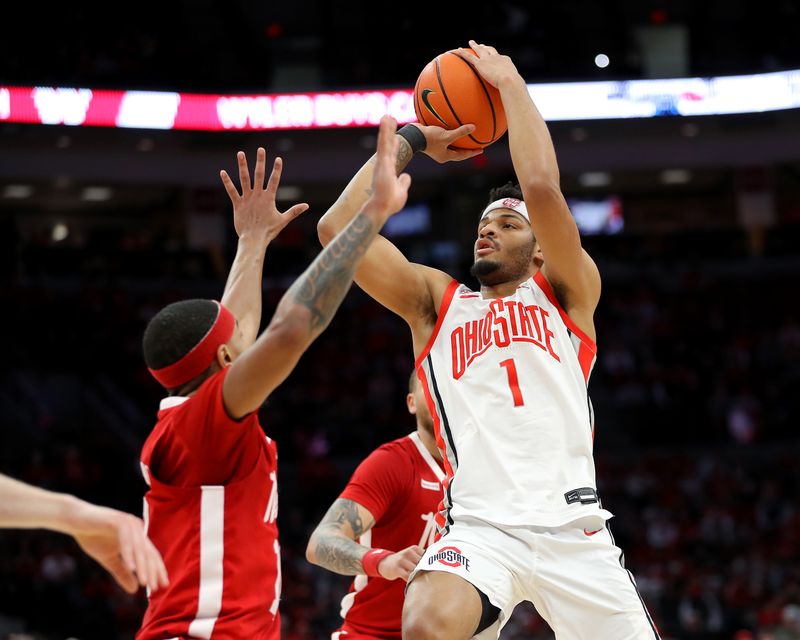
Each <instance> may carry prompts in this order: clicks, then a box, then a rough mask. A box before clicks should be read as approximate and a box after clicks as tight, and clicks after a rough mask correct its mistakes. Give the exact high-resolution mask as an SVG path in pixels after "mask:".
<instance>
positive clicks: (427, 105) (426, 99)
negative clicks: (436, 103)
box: [420, 89, 447, 127]
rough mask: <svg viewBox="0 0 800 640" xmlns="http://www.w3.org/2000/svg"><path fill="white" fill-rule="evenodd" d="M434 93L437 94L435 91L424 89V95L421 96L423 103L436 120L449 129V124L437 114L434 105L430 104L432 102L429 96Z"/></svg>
mask: <svg viewBox="0 0 800 640" xmlns="http://www.w3.org/2000/svg"><path fill="white" fill-rule="evenodd" d="M432 93H436V92H435V91H434V90H433V89H423V90H422V95H421V96H420V97H421V98H422V103H423V104H424V105H425V107H426V108H427V109H428V111H430V112H431V113H432V114H433V115H434V116H435V117H436V119H437V120H438V121H439V122H441V123H442V124H443V125H444V126H445V127H447V123H446V122H445V121H444V119H443V118H442V116H440V115H439V114H438V113H436V109H434V108H433V105H432V104H431V103H430V100H428V96H429V95H430V94H432Z"/></svg>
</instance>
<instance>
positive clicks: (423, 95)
mask: <svg viewBox="0 0 800 640" xmlns="http://www.w3.org/2000/svg"><path fill="white" fill-rule="evenodd" d="M470 54H471V55H473V56H474V55H476V54H475V52H474V51H473V50H472V49H468V48H467V49H453V50H451V51H447V52H446V53H442V54H440V55H438V56H436V57H435V58H434V59H433V60H431V61H430V62H429V63H428V64H427V65H425V68H424V69H423V70H422V73H420V74H419V78H417V84H416V86H415V87H414V111H415V112H416V114H417V120H419V121H420V122H421V123H422V124H425V125H436V126H439V127H444V128H445V129H455V128H457V127H460V126H461V125H462V124H474V125H475V131H473V132H472V134H470V135H468V136H464V137H463V138H459V139H458V140H456V141H455V143H454V144H453V145H451V146H452V147H455V148H458V149H482V148H483V147H487V146H489V145H490V144H492V143H493V142H494V141H495V140H497V139H498V138H499V137H500V136H502V135H503V134H504V133H505V132H506V129H507V128H508V124H507V123H506V114H505V111H503V103H502V101H501V100H500V92H499V91H498V90H497V89H495V88H494V87H493V86H492V85H490V84H489V83H488V82H486V81H485V80H484V79H483V78H481V76H480V74H479V73H478V72H477V70H476V69H475V67H473V66H472V64H470V62H469V56H470Z"/></svg>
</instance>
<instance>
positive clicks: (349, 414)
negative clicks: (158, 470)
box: [0, 226, 800, 640]
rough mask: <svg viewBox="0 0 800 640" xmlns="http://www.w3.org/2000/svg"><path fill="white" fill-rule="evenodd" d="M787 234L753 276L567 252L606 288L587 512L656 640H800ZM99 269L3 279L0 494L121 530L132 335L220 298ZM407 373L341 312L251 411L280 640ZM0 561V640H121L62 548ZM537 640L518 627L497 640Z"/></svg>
mask: <svg viewBox="0 0 800 640" xmlns="http://www.w3.org/2000/svg"><path fill="white" fill-rule="evenodd" d="M797 232H798V230H797V228H796V227H793V226H784V227H781V228H778V229H775V230H773V231H772V232H771V237H772V239H771V238H767V242H766V244H765V247H766V250H765V253H764V254H762V255H761V256H759V257H753V256H750V255H748V253H747V251H746V246H747V243H746V238H745V237H744V235H743V233H741V232H729V233H728V236H727V237H728V240H727V241H724V238H725V237H726V236H725V235H724V234H718V235H714V234H708V233H703V232H697V233H695V234H689V235H683V236H681V235H674V236H672V237H669V236H664V237H662V238H661V239H660V240H659V242H657V243H653V242H650V241H647V240H646V239H643V238H633V237H630V236H619V237H616V238H594V239H591V238H590V239H587V244H588V245H590V246H589V250H590V251H591V252H592V254H593V255H594V256H595V257H596V259H597V261H598V263H599V264H600V268H601V272H603V274H604V294H603V298H602V301H601V305H600V307H599V309H598V312H597V316H596V323H597V333H598V343H599V347H600V352H599V359H598V364H597V366H596V369H595V371H594V374H593V378H592V381H591V385H590V392H591V395H592V399H593V403H594V406H595V410H596V416H597V424H596V437H595V447H596V451H597V466H598V482H599V489H600V492H601V494H602V495H603V502H604V505H605V506H607V508H609V509H610V510H611V511H612V512H613V513H615V515H616V517H615V518H614V519H613V520H612V522H611V526H612V532H613V534H614V536H615V538H616V540H617V542H618V544H619V545H620V547H621V548H622V549H623V550H624V551H625V557H626V561H627V566H628V567H629V568H630V569H631V570H632V571H633V573H634V575H635V576H636V577H637V579H638V583H639V587H640V590H641V592H642V595H643V597H644V598H645V600H646V602H647V603H648V605H649V607H650V609H651V611H652V614H653V617H654V618H655V620H656V623H657V624H658V625H659V627H660V629H661V631H662V633H663V635H664V637H665V638H678V639H682V640H683V639H685V640H693V639H697V640H701V639H707V640H716V639H719V640H722V639H723V638H725V639H728V638H734V637H735V638H737V640H747V639H748V638H749V639H752V640H770V639H772V640H782V639H788V638H800V567H798V566H797V564H796V561H795V559H796V558H797V557H800V548H798V547H799V546H800V545H798V540H800V538H798V536H797V530H798V527H800V510H798V507H797V505H796V500H795V497H796V496H797V495H798V490H800V467H798V465H797V464H796V460H797V459H798V454H800V443H798V440H797V438H796V434H795V433H794V431H793V428H794V427H795V425H796V424H797V419H798V416H800V398H799V397H798V395H797V394H795V393H793V390H794V389H795V388H796V387H797V385H798V383H800V310H799V309H798V305H797V302H796V298H795V297H794V296H793V295H792V294H791V292H792V291H793V287H794V286H795V283H796V278H797V273H798V265H797V264H796V262H795V261H794V260H793V258H792V257H791V255H790V254H787V253H786V252H785V248H786V245H787V243H788V244H791V243H792V238H796V236H797ZM711 238H717V240H718V241H717V242H716V243H709V240H710V239H711ZM103 246H104V249H103V251H97V252H96V254H93V252H92V246H91V245H90V246H88V247H87V246H84V247H82V248H80V249H76V250H75V255H76V256H81V258H80V259H79V260H78V259H76V260H70V259H68V256H65V255H60V256H59V255H58V252H55V253H50V254H47V255H49V257H50V259H49V260H48V259H46V258H45V254H44V253H42V254H41V255H39V254H37V253H36V247H35V243H33V244H30V245H29V246H26V247H24V248H22V249H20V250H18V251H16V253H15V258H14V260H13V261H12V262H13V264H12V269H11V270H9V271H6V272H5V277H4V287H3V298H4V308H5V309H7V310H8V312H7V313H6V314H4V318H3V329H4V331H5V334H6V335H7V336H9V340H8V341H7V344H6V354H5V356H6V357H5V358H4V359H3V365H4V366H3V367H2V370H0V421H2V424H0V471H2V472H4V473H7V474H9V475H13V476H15V477H18V478H20V479H23V480H26V481H28V482H31V483H33V484H36V485H39V486H43V487H47V488H51V489H57V490H62V491H68V492H71V493H75V494H77V495H79V496H81V497H83V498H86V499H88V500H91V501H94V502H98V503H101V504H106V505H109V506H114V507H117V508H121V509H125V510H128V511H131V512H135V513H138V512H140V510H141V499H142V494H143V492H144V489H145V487H144V484H143V482H142V480H141V477H140V475H139V471H138V464H137V458H138V453H139V447H140V446H141V444H142V442H143V441H144V438H145V436H146V434H147V433H148V430H149V429H150V428H151V427H152V424H153V419H154V416H155V410H156V406H157V403H158V400H159V397H160V393H159V389H158V387H157V385H156V384H155V383H154V382H153V381H152V380H151V379H150V378H149V376H148V374H147V372H146V370H145V369H144V367H143V366H142V364H141V350H140V349H141V348H140V338H141V333H142V330H143V328H144V326H145V323H146V321H147V320H148V318H149V317H151V316H152V315H153V314H154V313H155V312H156V311H157V309H158V308H160V307H161V306H162V305H164V304H166V303H168V302H170V301H173V300H176V299H179V298H183V297H218V296H219V295H220V291H221V288H222V280H221V279H220V277H219V274H217V272H216V270H215V266H214V265H215V264H216V262H217V259H216V258H214V257H213V256H209V255H208V254H207V252H203V251H197V252H194V253H193V252H191V251H187V252H186V253H184V252H181V251H177V252H174V253H173V254H170V255H169V256H168V255H167V254H161V255H160V260H162V261H164V262H163V263H158V262H156V263H152V261H151V262H150V263H149V264H150V266H149V267H148V269H151V270H152V271H154V272H156V271H158V270H159V269H160V268H161V267H165V274H166V275H163V276H162V277H161V278H158V277H156V276H155V275H154V274H148V273H142V272H141V267H137V270H136V271H135V272H133V273H130V272H129V266H130V265H134V264H137V265H141V264H142V262H143V260H142V258H143V256H141V255H140V256H139V259H137V254H136V250H135V249H134V248H130V249H129V250H128V251H127V252H124V251H120V255H122V254H125V255H126V258H125V259H122V258H119V259H116V260H114V259H113V258H112V257H110V256H113V255H114V253H115V252H114V247H113V246H109V245H108V244H107V243H104V245H103ZM702 246H706V247H707V250H706V251H705V253H703V252H702V251H697V252H695V251H694V250H693V247H695V248H698V247H702ZM147 251H151V249H147ZM67 253H68V252H67ZM307 253H308V248H307V247H306V248H303V247H301V246H300V245H299V244H298V245H295V244H293V243H292V242H291V239H290V241H289V242H288V244H286V245H283V246H282V248H281V247H276V252H275V254H274V259H273V260H272V261H269V260H268V267H267V274H268V275H267V278H266V281H265V286H266V288H265V305H264V306H265V316H267V317H268V315H269V314H270V313H271V311H272V309H274V307H275V305H276V304H277V301H278V300H279V298H280V295H281V294H282V292H283V290H284V289H285V287H286V286H287V284H288V283H289V282H290V281H291V279H292V278H293V277H294V275H295V274H296V273H297V270H298V268H299V266H301V265H302V264H304V261H305V260H306V258H307ZM696 253H697V254H698V255H695V254H696ZM271 255H272V254H271ZM679 255H680V256H684V257H685V256H694V257H692V258H691V259H690V260H686V259H677V258H676V256H679ZM54 256H55V257H54ZM92 256H93V257H92ZM103 256H105V257H103ZM153 259H155V256H153ZM97 261H99V264H102V265H103V268H98V262H97ZM34 263H36V264H37V267H36V268H34ZM144 263H145V264H148V263H147V261H144ZM168 265H173V267H174V268H172V269H169V268H166V267H167V266H168ZM464 266H466V265H462V268H458V267H455V268H456V269H457V270H458V271H459V274H458V275H461V277H462V279H463V280H464V281H465V282H471V279H470V277H469V276H467V275H465V270H464V269H463V267H464ZM448 268H449V269H451V270H452V269H453V268H454V267H453V265H449V266H448ZM412 366H413V361H412V355H411V345H410V341H409V334H408V331H407V329H406V327H405V325H403V323H402V321H400V320H398V319H397V318H395V317H394V316H393V315H391V314H390V313H388V312H387V311H386V310H384V309H383V308H382V307H380V306H379V305H377V304H376V303H374V302H373V301H371V300H370V299H369V298H367V297H366V296H365V295H364V294H363V293H362V292H361V291H360V290H358V289H357V288H354V290H353V292H351V294H350V295H349V296H348V298H347V299H346V301H345V303H344V305H343V307H342V309H341V311H340V312H339V313H338V314H337V316H336V317H335V319H334V321H333V322H332V324H331V326H330V328H329V329H328V330H327V332H326V333H325V334H323V335H322V336H321V338H320V339H319V340H318V341H317V343H315V344H314V345H313V346H312V348H311V350H310V351H309V352H308V354H307V355H306V356H305V357H304V358H303V359H302V360H301V363H300V365H299V366H298V368H297V370H296V371H295V372H294V373H293V374H292V376H290V378H289V380H287V382H286V383H285V384H284V385H283V386H282V387H281V388H280V389H279V390H278V392H276V393H275V394H274V396H273V397H272V398H271V399H270V400H269V401H268V403H267V405H266V406H265V407H264V409H263V411H262V424H263V425H264V428H265V430H266V431H267V432H268V433H269V435H270V436H272V437H274V438H275V439H276V440H277V442H278V445H279V449H280V455H281V465H280V477H279V482H280V487H281V510H280V516H279V525H280V530H281V542H282V548H283V564H284V572H283V584H284V588H283V601H282V615H283V624H284V627H285V634H284V637H285V638H287V639H289V640H311V639H317V638H324V637H327V634H328V633H329V631H330V630H332V629H334V628H335V627H336V625H337V616H338V608H339V607H338V602H339V600H340V598H341V596H342V595H343V594H344V593H345V591H346V588H347V583H348V580H347V579H346V578H344V577H342V576H337V575H333V574H330V573H328V572H326V571H323V570H321V569H319V568H316V567H312V566H311V565H309V564H308V563H307V562H306V560H305V557H304V550H305V544H306V541H307V538H308V535H309V534H310V531H311V530H312V528H313V527H314V526H315V525H316V523H317V522H318V520H319V518H321V516H322V514H323V513H324V511H325V509H326V508H327V506H328V505H329V504H330V502H331V501H332V500H333V499H334V498H335V497H336V495H337V494H338V491H339V490H340V489H341V488H342V487H343V486H344V484H345V482H346V480H347V478H348V476H349V474H350V472H351V471H352V470H353V469H354V468H355V465H356V464H357V463H358V462H359V461H360V460H361V459H362V458H363V457H364V456H365V455H366V454H367V453H369V452H370V451H371V450H372V449H373V448H374V447H375V446H377V445H378V444H380V443H382V442H385V441H387V440H390V439H393V438H395V437H399V436H401V435H403V434H405V433H407V432H409V431H411V430H412V429H413V421H412V419H411V418H410V416H409V415H408V414H407V412H406V408H405V403H404V396H405V392H406V384H407V378H408V374H409V372H410V370H411V368H412ZM0 548H1V549H2V553H0V638H2V637H16V638H24V637H30V636H26V635H25V634H26V633H27V634H32V635H33V637H36V638H40V637H41V638H64V637H65V633H68V634H69V635H71V636H74V637H76V638H80V639H81V640H87V639H90V638H103V639H106V640H107V639H108V638H111V637H116V638H130V637H131V634H132V633H133V632H134V631H135V629H136V628H137V625H138V623H139V620H140V616H141V614H142V611H143V607H144V596H143V594H142V595H140V596H139V597H136V598H131V597H128V596H126V595H125V594H123V592H122V591H121V590H119V589H118V588H117V587H115V586H114V584H113V583H112V582H111V580H110V578H108V577H107V576H106V575H105V574H104V573H103V572H102V570H100V569H99V568H98V567H96V566H94V565H93V564H92V562H91V561H90V560H88V559H87V558H85V557H83V556H82V555H81V554H80V553H79V552H78V550H77V549H76V547H75V545H74V544H73V543H72V542H71V541H70V540H69V539H67V538H64V537H59V536H57V535H54V534H44V533H37V532H26V533H20V532H3V533H2V534H0ZM112 629H113V630H114V631H113V632H112V631H111V630H112ZM14 633H16V634H22V635H13V634H14ZM3 634H6V635H5V636H4V635H3ZM9 634H11V635H9ZM114 634H115V635H114ZM736 634H738V635H736ZM748 634H749V635H748ZM549 637H551V636H550V631H549V630H548V628H547V626H546V625H545V624H544V622H543V621H542V620H541V619H540V618H539V617H538V616H537V615H536V614H535V612H534V611H533V610H532V608H530V607H529V606H521V607H520V608H519V609H518V611H517V613H516V615H515V616H514V618H513V620H512V621H511V622H510V623H509V625H508V627H507V630H506V632H505V634H504V638H507V639H509V640H511V639H516V638H542V639H544V638H549Z"/></svg>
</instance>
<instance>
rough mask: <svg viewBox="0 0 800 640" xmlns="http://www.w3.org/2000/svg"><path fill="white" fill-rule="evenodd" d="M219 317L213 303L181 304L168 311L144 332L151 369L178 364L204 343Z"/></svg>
mask: <svg viewBox="0 0 800 640" xmlns="http://www.w3.org/2000/svg"><path fill="white" fill-rule="evenodd" d="M217 314H218V310H217V304H216V303H215V302H214V301H213V300H181V301H180V302H173V303H172V304H169V305H167V306H166V307H164V308H163V309H162V310H161V311H159V312H158V313H157V314H156V315H155V316H153V318H152V320H150V322H149V323H148V324H147V328H146V329H145V330H144V338H143V339H142V348H143V351H144V361H145V363H146V364H147V368H148V369H163V368H164V367H168V366H169V365H171V364H175V363H176V362H177V361H178V360H180V359H181V358H182V357H183V356H185V355H186V354H187V353H189V352H190V351H191V350H192V349H193V348H194V347H195V346H197V344H198V343H199V342H200V340H202V339H203V336H205V335H206V334H207V333H208V330H209V329H211V326H212V325H213V324H214V321H215V320H216V319H217Z"/></svg>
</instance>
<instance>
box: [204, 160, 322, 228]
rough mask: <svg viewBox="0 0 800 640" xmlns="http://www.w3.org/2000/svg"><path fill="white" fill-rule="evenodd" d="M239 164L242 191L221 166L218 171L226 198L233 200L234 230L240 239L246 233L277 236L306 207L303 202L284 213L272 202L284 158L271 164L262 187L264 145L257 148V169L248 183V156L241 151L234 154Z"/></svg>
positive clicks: (279, 179)
mask: <svg viewBox="0 0 800 640" xmlns="http://www.w3.org/2000/svg"><path fill="white" fill-rule="evenodd" d="M236 160H237V162H238V164H239V181H240V182H241V185H242V193H241V194H240V193H239V191H238V190H237V189H236V186H235V185H234V184H233V181H232V180H231V178H230V176H229V175H228V173H227V171H225V170H224V169H223V170H222V171H220V172H219V175H220V178H222V184H223V185H224V186H225V191H227V192H228V197H229V198H230V199H231V202H232V203H233V226H234V227H235V228H236V233H237V234H238V236H239V237H240V238H241V237H243V236H246V235H251V234H252V235H260V236H261V237H263V239H264V240H265V241H266V242H269V241H271V240H273V239H274V238H275V236H277V235H278V234H279V233H280V232H281V230H282V229H283V228H284V227H285V226H286V225H287V224H289V223H290V222H291V221H292V220H294V219H295V218H296V217H297V216H299V215H300V214H301V213H303V212H304V211H306V210H308V204H306V203H305V202H303V203H300V204H296V205H294V206H292V207H290V208H289V209H288V210H286V211H285V212H283V213H281V212H280V211H278V207H277V206H276V203H275V198H276V194H277V192H278V185H279V184H280V181H281V172H282V171H283V160H282V159H281V158H275V162H274V163H273V165H272V173H271V174H270V176H269V181H268V182H267V185H266V187H265V186H264V175H265V174H266V164H267V152H266V151H265V150H264V148H263V147H259V148H258V151H257V152H256V170H255V174H254V181H253V183H252V184H251V182H250V171H249V170H248V168H247V157H246V156H245V154H244V151H240V152H239V153H237V154H236Z"/></svg>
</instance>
